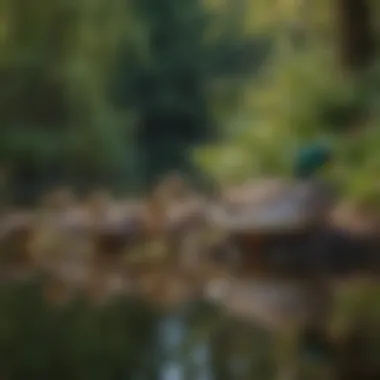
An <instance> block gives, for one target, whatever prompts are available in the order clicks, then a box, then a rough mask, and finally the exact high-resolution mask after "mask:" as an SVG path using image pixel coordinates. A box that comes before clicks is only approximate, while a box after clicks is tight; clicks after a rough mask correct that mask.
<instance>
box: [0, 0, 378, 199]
mask: <svg viewBox="0 0 380 380" xmlns="http://www.w3.org/2000/svg"><path fill="white" fill-rule="evenodd" d="M357 7H359V8H357ZM367 8H368V9H367ZM379 8H380V6H379V4H378V2H377V1H375V0H366V1H364V2H363V5H357V4H356V2H355V1H352V4H351V1H349V0H345V1H343V0H335V1H328V0H318V1H317V0H314V1H313V0H256V1H248V0H233V1H228V0H225V1H222V0H220V1H218V0H203V1H201V0H176V1H174V0H161V1H160V2H158V1H155V0H140V1H137V0H136V1H134V0H130V1H127V0H125V1H124V0H107V1H105V0H87V1H85V0H76V1H65V2H62V1H58V0H49V1H47V0H45V1H44V0H35V1H33V2H25V1H22V0H2V1H1V10H0V17H1V22H0V25H1V28H0V49H1V54H0V80H1V86H0V99H1V100H0V122H1V129H0V134H1V136H0V156H1V161H2V164H3V165H2V166H3V168H4V170H5V171H6V172H7V173H8V176H9V178H10V179H9V181H11V183H12V192H11V193H12V196H13V198H14V200H17V202H30V201H32V200H33V199H34V197H35V196H36V195H37V194H39V193H40V192H41V191H42V190H44V189H46V188H48V187H49V186H51V185H53V184H61V183H68V182H69V183H73V184H76V186H77V187H78V188H79V189H82V188H87V187H91V186H94V185H99V184H107V185H109V186H112V187H113V188H114V189H115V190H119V191H121V190H129V191H140V190H142V189H146V187H147V186H148V185H150V184H151V183H152V182H153V181H155V180H156V178H157V176H159V175H160V174H162V173H165V172H167V171H168V170H172V169H180V170H182V171H183V172H184V173H186V174H188V175H189V176H190V177H191V178H193V179H194V180H198V181H199V180H202V178H204V177H205V176H204V175H203V176H202V174H204V173H206V174H210V173H211V174H212V175H213V176H215V177H216V178H218V179H220V180H223V181H226V182H228V181H236V180H240V179H241V178H245V177H247V176H251V175H255V174H261V173H264V172H265V173H280V174H284V173H286V172H287V170H289V160H290V158H291V155H292V151H293V150H294V148H295V147H297V146H298V145H299V144H302V143H304V142H305V141H307V140H310V139H314V138H326V139H328V140H329V141H331V142H332V143H333V144H336V145H338V146H339V148H340V149H337V151H339V154H340V160H339V166H340V167H339V173H340V178H341V182H342V183H344V184H347V183H348V182H349V183H350V186H344V188H346V189H348V190H347V191H348V192H350V194H351V193H352V192H353V193H354V195H355V196H356V195H358V194H359V195H358V196H360V197H368V196H371V194H368V193H371V192H373V186H368V178H372V177H373V175H374V173H375V172H376V171H377V167H378V161H379V159H378V158H377V156H378V153H377V149H376V147H377V140H378V128H377V127H376V126H377V120H378V107H377V99H378V96H379V94H378V92H379V86H378V83H379V82H380V77H379V74H378V72H379V70H378V59H377V45H378V44H377V42H378V31H379V17H380V16H379V12H380V10H379ZM368 125H369V126H372V127H373V128H370V132H369V134H370V135H371V136H369V138H365V137H363V139H362V140H366V141H363V143H361V144H360V143H358V141H357V139H355V144H354V145H355V146H352V144H351V142H352V141H351V140H352V139H351V140H350V139H347V138H345V137H346V134H345V133H342V131H345V130H346V131H347V130H348V129H350V128H351V129H352V128H353V127H355V128H356V129H361V128H363V129H364V128H365V127H366V126H368ZM338 131H339V134H338V133H337V132H338ZM368 141H371V146H372V145H373V149H372V148H370V146H369V145H368ZM222 156H224V157H228V160H227V161H228V165H225V164H224V162H223V161H222V160H221V157H222ZM354 163H355V165H354ZM200 169H201V170H200ZM369 187H371V189H369Z"/></svg>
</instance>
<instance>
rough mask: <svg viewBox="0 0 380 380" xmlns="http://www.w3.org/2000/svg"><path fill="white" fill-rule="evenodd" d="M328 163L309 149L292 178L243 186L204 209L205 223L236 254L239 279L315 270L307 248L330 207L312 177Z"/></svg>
mask: <svg viewBox="0 0 380 380" xmlns="http://www.w3.org/2000/svg"><path fill="white" fill-rule="evenodd" d="M328 159H329V153H328V152H326V151H325V150H324V149H322V148H321V149H319V150H318V149H317V148H315V147H313V148H312V149H311V150H310V151H309V153H308V154H307V153H305V152H302V154H300V157H299V158H298V160H297V162H296V164H295V168H294V174H295V178H289V179H285V178H270V179H262V180H256V181H251V182H248V183H246V184H244V185H241V186H239V187H236V188H233V189H229V190H228V191H227V192H226V193H225V194H223V195H222V200H221V202H219V204H218V205H216V206H214V207H211V208H210V212H209V220H210V221H211V223H212V224H213V225H214V226H216V227H217V228H219V229H221V230H223V231H224V232H225V233H226V235H227V236H228V239H229V240H230V241H231V242H232V243H233V244H234V245H235V247H236V248H237V249H238V250H239V252H240V256H241V264H242V265H241V269H242V270H243V271H244V273H245V274H247V275H248V276H257V275H258V274H265V275H268V274H269V275H272V274H277V275H280V274H281V275H283V274H286V275H290V276H294V275H297V276H299V275H306V276H307V275H308V274H309V273H308V272H309V270H315V269H316V265H315V264H316V262H315V259H316V257H315V255H314V254H313V253H312V252H309V251H310V250H309V248H310V247H313V250H314V249H315V247H316V244H317V241H318V240H319V236H318V234H319V233H320V229H321V226H324V224H325V222H326V220H327V217H328V214H329V212H330V210H331V206H332V203H333V197H332V194H333V193H332V191H331V189H330V188H329V187H328V186H327V185H326V184H325V183H324V182H323V181H321V180H320V179H319V178H318V175H317V171H318V169H320V166H323V165H324V164H325V163H327V162H328ZM307 169H308V171H307Z"/></svg>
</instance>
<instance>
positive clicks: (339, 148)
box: [195, 2, 380, 204]
mask: <svg viewBox="0 0 380 380" xmlns="http://www.w3.org/2000/svg"><path fill="white" fill-rule="evenodd" d="M322 3H323V2H321V4H320V6H321V8H320V9H319V10H318V12H317V13H316V14H315V15H311V14H308V17H309V18H308V20H309V25H304V24H302V28H303V29H301V31H302V33H303V34H304V35H305V38H307V39H308V40H307V41H308V44H307V45H306V46H304V47H297V45H294V43H293V42H292V39H291V36H292V34H291V33H289V25H290V26H291V25H293V24H294V23H295V24H297V25H298V22H300V20H301V18H299V17H306V14H305V13H302V12H301V9H299V11H300V12H301V13H300V14H297V13H292V12H290V13H289V14H288V15H286V14H285V13H284V15H283V17H284V20H287V21H286V22H285V23H284V25H285V26H284V27H281V28H279V29H277V33H278V34H277V37H278V45H277V48H276V49H275V50H274V52H273V55H272V57H271V58H270V59H269V60H268V61H267V63H266V66H265V70H264V71H263V73H262V75H260V76H259V78H253V79H252V80H246V83H245V87H243V95H242V96H241V99H242V101H241V104H240V107H239V109H238V112H237V114H236V116H235V117H234V118H231V117H230V118H229V119H228V120H225V121H223V122H222V123H221V128H220V130H221V142H220V141H219V142H218V143H216V144H214V145H212V146H206V147H202V148H200V149H198V150H197V151H196V152H195V162H196V163H197V164H198V167H200V168H201V169H203V170H204V171H205V172H206V173H208V174H209V175H212V176H213V177H215V178H216V179H217V180H219V181H221V182H222V183H224V184H233V183H236V182H238V181H242V180H245V179H247V178H249V177H254V176H258V177H260V176H266V175H275V176H288V175H290V173H291V167H292V164H293V162H292V160H293V157H294V154H295V152H296V150H297V149H299V148H300V147H302V146H304V145H306V144H308V143H309V142H312V141H315V140H322V141H327V142H328V143H329V144H331V145H332V147H333V150H334V152H335V159H334V163H333V167H332V172H331V173H329V174H328V175H330V176H331V178H332V179H333V180H334V181H335V182H336V183H337V185H338V186H339V188H341V189H342V197H346V198H348V199H349V200H350V201H353V202H359V203H361V202H370V203H372V204H374V203H376V204H378V203H379V199H380V192H379V187H378V185H377V181H376V180H375V178H376V177H377V175H376V173H377V172H378V167H379V158H380V156H379V153H378V152H379V151H378V148H377V147H378V145H379V131H380V129H379V125H378V122H379V118H380V115H379V113H378V107H377V106H376V104H377V101H378V99H379V90H378V88H379V87H378V86H377V85H376V84H377V83H378V80H379V79H378V78H379V75H378V69H377V66H375V68H374V69H373V70H372V69H371V70H368V71H366V72H360V73H358V74H357V75H355V76H352V75H348V74H347V72H346V71H345V70H344V69H343V68H342V69H340V68H339V66H337V61H336V51H335V47H336V45H334V44H333V43H331V41H332V40H333V39H334V34H333V33H332V30H333V29H332V25H333V23H334V22H335V21H334V17H330V18H329V17H326V16H325V15H326V14H327V13H326V11H327V10H328V9H329V8H328V7H327V4H326V3H323V4H322ZM289 4H290V3H289ZM268 6H269V5H268ZM261 9H263V11H264V9H267V8H266V7H265V5H264V4H261ZM304 11H305V12H307V11H306V10H304ZM327 12H328V11H327ZM259 13H260V12H259ZM330 13H331V10H330ZM323 14H325V15H323ZM319 17H321V18H319ZM322 19H323V23H322V24H321V23H320V21H321V20H322ZM297 20H298V21H297ZM318 20H319V21H318ZM275 22H277V21H274V20H267V23H269V25H272V26H273V30H275V29H274V23H275ZM317 22H318V23H319V24H318V25H319V26H318V27H319V30H315V27H316V25H317ZM286 25H288V26H286ZM262 28H263V27H262ZM287 28H288V29H287ZM290 29H291V27H290ZM260 30H261V29H260V28H258V29H256V33H260ZM311 32H312V34H310V33H311ZM329 38H330V39H329Z"/></svg>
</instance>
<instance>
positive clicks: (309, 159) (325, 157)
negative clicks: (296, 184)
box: [294, 145, 332, 179]
mask: <svg viewBox="0 0 380 380" xmlns="http://www.w3.org/2000/svg"><path fill="white" fill-rule="evenodd" d="M331 158H332V153H331V150H330V149H329V148H328V147H327V146H324V145H313V146H310V147H307V148H306V149H303V150H301V151H300V152H299V153H298V155H297V157H296V159H295V163H294V174H295V176H296V177H297V178H302V179H309V178H313V177H314V176H316V175H317V173H318V172H320V171H321V169H322V168H324V167H325V166H326V165H328V164H329V163H330V162H331Z"/></svg>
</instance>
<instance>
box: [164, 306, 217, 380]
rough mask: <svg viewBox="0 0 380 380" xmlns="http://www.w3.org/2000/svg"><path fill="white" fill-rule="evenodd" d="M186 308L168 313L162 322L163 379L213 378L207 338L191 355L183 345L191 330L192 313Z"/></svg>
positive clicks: (201, 379) (200, 379)
mask: <svg viewBox="0 0 380 380" xmlns="http://www.w3.org/2000/svg"><path fill="white" fill-rule="evenodd" d="M190 313H191V310H189V309H185V310H181V311H180V312H177V313H174V314H172V315H167V316H165V317H164V318H163V319H162V321H161V323H160V325H159V334H158V335H159V342H160V348H161V354H162V370H161V373H160V380H183V379H187V378H189V379H197V380H213V376H212V368H211V363H210V349H209V345H208V342H207V341H202V342H199V343H196V344H195V345H194V346H193V347H192V348H191V351H190V354H189V355H184V354H183V346H184V343H185V341H186V339H187V337H188V336H187V335H188V333H189V327H190V326H189V323H190V322H189V318H188V317H189V315H190Z"/></svg>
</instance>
